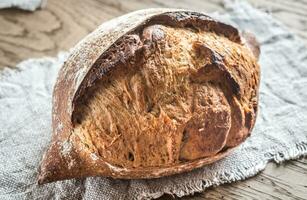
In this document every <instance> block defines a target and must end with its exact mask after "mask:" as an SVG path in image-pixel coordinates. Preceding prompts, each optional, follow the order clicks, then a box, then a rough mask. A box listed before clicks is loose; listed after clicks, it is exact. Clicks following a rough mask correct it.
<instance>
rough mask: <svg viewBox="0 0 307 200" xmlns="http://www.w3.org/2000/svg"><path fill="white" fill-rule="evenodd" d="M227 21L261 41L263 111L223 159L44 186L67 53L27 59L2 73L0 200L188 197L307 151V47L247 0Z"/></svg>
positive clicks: (232, 9)
mask: <svg viewBox="0 0 307 200" xmlns="http://www.w3.org/2000/svg"><path fill="white" fill-rule="evenodd" d="M216 17H217V18H219V19H220V20H222V21H226V22H229V23H232V24H234V25H236V26H238V27H239V28H240V29H241V30H250V31H251V32H253V33H255V35H256V36H257V38H258V39H259V41H260V42H261V50H262V53H261V56H260V64H261V67H262V70H261V71H262V75H261V86H260V111H259V115H258V119H257V123H256V126H255V129H254V131H253V134H252V136H251V137H250V138H249V139H248V140H247V141H246V142H244V143H243V144H242V145H240V147H239V148H238V149H237V150H236V151H235V152H234V153H232V154H231V155H230V156H229V157H227V158H226V159H223V160H221V161H219V162H217V163H214V164H212V165H209V166H206V167H203V168H201V169H198V170H194V171H192V172H189V173H185V174H180V175H175V176H171V177H166V178H160V179H153V180H131V181H129V180H113V179H110V178H102V177H94V178H93V177H92V178H87V179H78V180H67V181H61V182H56V183H51V184H46V185H43V186H38V185H37V183H36V176H37V167H38V163H39V161H40V159H41V156H42V153H43V151H44V150H45V149H46V148H47V145H48V142H49V141H50V137H51V129H50V127H51V123H50V122H51V121H50V119H51V93H52V86H53V84H54V81H55V78H56V75H57V71H58V69H59V67H60V66H61V64H62V63H63V61H64V60H65V58H66V57H67V53H60V54H59V56H58V57H57V58H42V59H30V60H27V61H24V62H22V63H20V64H19V65H18V66H17V67H18V68H19V70H10V69H5V70H4V71H2V72H1V73H0V110H1V112H0V122H1V123H0V160H1V162H0V199H86V200H88V199H146V198H148V199H150V198H157V197H159V196H161V195H162V194H163V193H169V194H174V195H177V196H184V195H188V194H192V193H194V192H200V191H203V190H204V189H205V188H207V187H209V186H211V185H219V184H223V183H226V182H233V181H236V180H242V179H245V178H247V177H250V176H253V175H255V174H256V173H257V172H259V171H260V170H262V169H264V167H265V165H266V164H267V162H269V161H271V160H273V161H276V162H281V161H284V160H288V159H290V158H296V157H298V156H300V155H303V154H307V131H306V130H307V109H306V108H307V101H306V99H307V89H306V88H307V78H306V77H307V49H306V47H304V45H303V42H302V41H301V40H300V39H298V38H297V37H296V36H294V35H293V34H292V33H290V32H289V31H287V30H286V28H284V26H282V25H281V24H280V23H279V22H277V21H276V20H274V19H272V18H271V17H270V16H269V15H267V14H265V13H262V12H260V11H258V10H256V9H254V8H252V7H251V6H249V5H248V4H245V3H241V4H234V5H232V6H231V7H230V8H229V11H228V13H227V14H224V15H216Z"/></svg>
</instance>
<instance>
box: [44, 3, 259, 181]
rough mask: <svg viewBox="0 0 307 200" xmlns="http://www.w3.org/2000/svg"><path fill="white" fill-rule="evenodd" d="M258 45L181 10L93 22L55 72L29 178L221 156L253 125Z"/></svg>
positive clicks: (190, 164) (164, 168)
mask: <svg viewBox="0 0 307 200" xmlns="http://www.w3.org/2000/svg"><path fill="white" fill-rule="evenodd" d="M184 42H185V43H184ZM165 48H168V49H169V50H165ZM174 52H175V53H174ZM259 53H260V50H259V45H258V43H257V42H256V40H255V38H254V37H253V36H252V35H251V34H248V33H244V34H240V33H239V31H238V30H237V29H235V28H234V27H232V26H230V25H226V24H223V23H221V22H217V21H215V20H213V19H211V18H210V17H208V16H206V15H204V14H202V13H196V12H191V11H186V10H173V9H150V10H141V11H137V12H134V13H130V14H128V15H125V16H121V17H119V18H116V19H113V20H111V21H109V22H106V23H104V24H102V25H101V26H100V27H99V28H98V29H97V30H95V31H94V32H93V33H91V34H89V35H88V36H87V37H86V38H85V39H83V40H82V41H81V42H80V43H79V44H78V45H77V46H76V47H75V48H74V51H73V52H72V53H71V55H70V57H69V58H68V60H67V61H66V62H65V64H64V66H63V67H62V69H61V70H60V72H59V75H58V79H57V82H56V85H55V87H54V93H53V114H52V126H53V127H52V128H53V135H52V142H51V144H50V147H49V149H48V150H47V152H46V153H45V155H44V157H43V159H42V163H41V166H40V169H39V177H38V181H39V183H47V182H52V181H56V180H63V179H69V178H75V177H86V176H111V177H114V178H156V177H161V176H166V175H171V174H176V173H180V172H184V171H190V170H192V169H195V168H198V167H201V166H203V165H205V164H208V163H212V162H214V161H216V160H219V159H221V158H222V157H224V156H226V155H227V154H228V153H229V152H231V151H232V149H233V147H235V146H237V145H238V144H240V143H242V142H243V141H244V140H245V139H246V137H247V136H248V135H249V134H250V133H251V130H252V128H253V126H254V123H255V119H256V114H257V106H258V88H259V66H258V64H257V59H258V56H259ZM180 58H182V59H183V60H184V59H185V60H184V61H186V62H187V63H186V64H183V62H184V61H180ZM172 59H173V60H172ZM162 66H163V67H162ZM162 68H163V69H164V71H163V70H162V71H161V70H160V69H162ZM178 77H179V78H178ZM180 77H182V78H181V79H180ZM179 79H180V80H181V81H179ZM110 80H111V81H110ZM112 80H116V82H115V83H114V82H112ZM170 80H172V81H170ZM182 80H184V81H182ZM183 86H186V89H184V87H183ZM178 91H179V93H180V92H181V93H180V94H179V93H178ZM167 92H170V93H171V92H172V93H171V95H168V96H167V95H166V93H167ZM183 93H184V94H183ZM107 95H109V96H107ZM118 95H121V97H118ZM180 98H182V99H181V100H179V99H180ZM171 101H172V102H171ZM131 102H132V103H131ZM173 102H175V103H173ZM171 104H172V105H171ZM170 105H171V106H170ZM179 107H180V109H179Z"/></svg>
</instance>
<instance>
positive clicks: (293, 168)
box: [0, 0, 307, 200]
mask: <svg viewBox="0 0 307 200" xmlns="http://www.w3.org/2000/svg"><path fill="white" fill-rule="evenodd" d="M249 2H251V3H252V4H253V5H254V6H256V7H259V8H260V9H263V10H267V11H269V12H271V13H272V14H273V16H274V17H276V18H277V19H279V20H280V21H282V22H284V23H285V24H286V25H287V26H288V27H289V28H290V29H291V30H292V31H293V32H295V33H296V34H297V35H299V36H300V37H301V38H302V39H303V40H304V41H305V43H306V44H307V0H295V1H291V0H284V1H274V0H257V1H256V0H249ZM149 7H179V8H189V9H193V10H199V11H205V12H212V11H220V12H223V10H224V8H223V1H222V0H218V1H213V0H207V1H202V0H183V1H180V2H177V1H176V0H154V1H150V0H132V1H123V2H121V1H118V0H116V1H114V0H104V1H102V0H101V1H98V0H87V1H85V0H65V1H61V0H48V4H47V7H46V8H45V9H43V10H39V11H36V12H34V13H31V12H26V11H20V10H16V9H5V10H0V69H2V68H4V66H8V67H14V66H15V65H16V64H17V63H18V62H20V61H21V60H23V59H27V58H30V57H42V56H46V55H48V56H55V55H56V54H57V52H58V51H60V50H67V49H69V48H71V47H73V46H74V45H75V44H76V43H77V42H78V41H79V40H80V39H81V38H83V37H84V36H85V35H87V34H88V33H89V32H91V31H92V30H94V29H95V28H96V27H97V26H98V25H99V24H101V23H102V22H103V21H106V20H108V19H111V18H113V17H115V16H119V15H121V14H124V13H127V12H129V11H132V10H137V9H142V8H149ZM161 199H172V197H170V196H163V197H162V198H161ZM183 199H199V200H200V199H307V159H306V158H305V159H300V160H297V161H290V162H286V163H284V164H281V165H276V164H273V163H270V164H268V166H267V168H266V169H265V170H264V171H263V172H261V173H260V174H259V175H257V176H255V177H253V178H250V179H248V180H246V181H241V182H237V183H232V184H227V185H223V186H219V187H214V188H210V189H208V190H207V191H206V192H204V193H200V194H196V195H194V196H191V197H185V198H183Z"/></svg>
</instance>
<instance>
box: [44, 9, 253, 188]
mask: <svg viewBox="0 0 307 200" xmlns="http://www.w3.org/2000/svg"><path fill="white" fill-rule="evenodd" d="M153 24H161V25H167V26H170V27H176V28H183V29H191V30H194V31H208V32H212V33H215V34H216V35H219V36H221V37H226V38H228V40H230V41H232V42H233V43H236V44H239V45H242V46H246V47H247V48H246V49H245V51H246V52H244V53H245V54H249V57H251V56H250V55H251V53H253V54H254V57H253V59H254V60H244V59H245V58H242V59H243V60H239V61H238V63H227V61H225V60H223V58H222V57H221V56H220V55H219V54H217V53H216V51H212V50H211V49H210V48H207V47H206V46H203V45H202V44H201V43H199V44H198V43H195V44H194V45H195V49H199V53H200V54H201V53H205V54H206V55H210V58H211V61H210V63H211V64H210V66H206V67H205V68H204V69H203V71H202V70H199V71H198V72H197V73H202V74H207V75H208V76H202V77H203V79H206V78H207V79H208V78H211V79H212V80H210V81H214V80H215V79H219V78H221V77H224V78H225V82H227V84H225V86H223V87H222V90H223V91H224V92H225V93H229V94H226V96H227V98H229V99H227V101H226V100H225V99H224V100H223V99H221V100H220V101H221V102H224V103H223V104H225V109H221V110H219V111H212V110H210V109H209V110H205V111H201V112H200V115H201V114H202V113H203V112H204V113H206V112H207V113H208V115H212V116H215V115H216V116H219V117H221V118H223V119H225V120H224V123H221V124H220V126H222V127H225V128H224V129H218V130H217V131H221V134H219V135H220V136H221V137H220V140H223V141H224V142H222V143H221V142H220V143H218V144H217V145H214V143H212V142H210V141H214V138H212V140H208V144H207V145H212V147H210V149H211V150H210V152H211V153H208V151H207V150H203V149H202V148H199V149H198V150H197V148H196V150H195V151H193V150H191V148H189V146H191V147H193V146H194V145H195V143H196V144H197V143H199V141H200V140H201V139H202V138H203V137H204V135H202V134H199V133H194V134H193V130H194V129H195V127H197V126H198V125H197V120H196V121H193V120H191V122H189V123H187V126H186V128H187V130H188V134H187V137H190V138H193V140H189V142H187V143H185V144H184V145H183V146H182V152H183V153H182V154H181V158H182V159H183V160H189V161H183V162H180V163H175V164H174V165H171V166H163V167H161V166H160V167H159V166H158V167H154V166H153V167H146V168H129V169H128V168H123V167H120V166H117V165H114V164H113V163H109V162H108V161H106V160H105V159H101V158H99V159H96V158H95V155H91V154H90V152H89V151H86V150H81V148H80V146H78V144H79V143H81V142H82V141H81V139H80V138H78V137H73V135H74V133H73V131H74V128H75V124H76V122H77V121H78V119H77V117H76V116H77V109H76V105H80V104H82V103H83V101H85V99H88V98H89V96H88V95H90V94H91V92H89V91H91V88H92V86H94V85H95V84H96V83H97V81H98V80H100V79H101V78H102V77H103V76H104V75H105V74H107V73H108V72H110V71H112V70H113V69H115V68H116V66H120V65H121V64H122V63H125V62H127V61H128V60H130V59H131V58H133V57H138V54H139V53H140V52H144V51H145V50H146V44H145V43H144V40H143V41H141V40H142V39H140V38H139V36H138V34H139V33H140V32H143V36H142V37H147V38H151V39H153V40H157V39H159V38H154V37H158V36H153V33H152V30H150V29H146V27H149V26H150V25H153ZM144 28H145V30H144ZM143 30H144V31H143ZM136 33H137V34H136ZM244 53H243V55H244ZM258 56H259V45H258V44H257V42H256V40H255V38H254V37H253V36H252V35H251V34H246V33H244V34H242V35H240V34H239V31H238V30H237V29H235V28H234V27H232V26H230V25H226V24H223V23H221V22H217V21H215V20H213V19H211V18H210V17H208V16H206V15H204V14H202V13H196V12H191V11H184V10H169V9H151V10H143V11H138V12H135V13H130V14H128V15H126V16H122V17H120V18H117V19H114V20H112V21H110V22H107V23H106V24H103V25H101V27H99V28H98V29H97V30H96V31H94V32H93V33H91V34H90V35H89V36H87V37H86V38H85V39H84V40H82V41H81V42H80V43H79V44H78V45H77V46H76V47H75V50H74V51H73V52H72V54H71V56H70V57H69V58H68V60H67V62H66V63H65V64H64V66H63V67H62V69H61V70H60V72H59V77H58V79H57V83H56V85H55V87H54V94H53V115H52V125H53V127H52V128H53V136H52V142H51V145H50V147H49V149H48V151H47V152H46V153H45V155H44V157H43V160H42V164H41V166H40V170H39V183H46V182H51V181H56V180H62V179H68V178H74V177H85V176H112V177H114V178H154V177H160V176H165V175H171V174H175V173H179V172H184V171H189V170H192V169H195V168H197V167H201V166H203V165H205V164H207V163H211V162H214V161H215V160H218V159H221V158H222V157H224V156H225V155H227V154H228V153H229V152H230V151H231V149H232V148H229V147H234V146H236V145H238V144H240V143H241V142H242V141H243V140H244V139H245V138H246V137H247V136H248V134H250V132H251V130H252V127H253V125H254V122H255V118H256V112H257V105H258V85H259V67H258V65H257V63H256V62H257V58H258ZM235 64H239V65H242V67H241V66H240V67H241V68H240V67H238V73H237V74H236V71H235V70H230V69H229V66H231V65H235ZM246 67H247V68H246ZM216 69H219V70H218V72H215V70H216ZM246 70H247V71H248V70H253V73H246ZM244 71H245V72H244ZM243 72H244V73H243ZM210 74H214V75H213V76H210ZM240 74H241V75H242V74H243V76H245V77H243V79H242V78H240V76H241V75H240ZM246 74H254V75H253V76H250V77H247V76H246ZM198 79H199V76H197V75H196V79H195V81H204V80H198ZM244 79H246V80H244ZM249 79H252V81H248V80H249ZM211 89H212V90H214V91H218V90H219V89H217V88H211ZM251 89H252V90H253V91H254V93H253V94H251V93H250V92H247V91H248V90H251ZM238 99H243V100H242V101H244V102H245V103H246V105H247V104H252V105H248V106H247V107H246V108H243V107H242V105H241V104H242V102H240V101H241V100H238ZM226 102H227V103H226ZM227 106H228V107H229V106H230V107H231V110H228V111H227V108H226V107H227ZM247 108H253V109H252V110H248V109H247ZM246 109H247V110H246ZM219 117H216V118H214V117H213V119H219ZM198 118H201V117H198ZM198 118H197V119H198ZM230 118H231V119H232V120H231V121H230ZM209 122H210V123H219V122H221V120H215V121H214V120H211V121H209ZM212 130H213V131H214V130H215V129H214V127H212ZM194 132H195V131H194ZM228 132H229V133H228ZM189 134H190V135H189ZM193 135H194V136H193ZM226 139H227V142H226ZM221 144H223V145H221ZM222 148H224V149H225V150H222ZM227 148H228V149H227ZM203 153H207V155H203V156H209V157H202V158H200V156H199V155H201V154H203ZM91 156H94V159H93V157H91Z"/></svg>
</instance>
